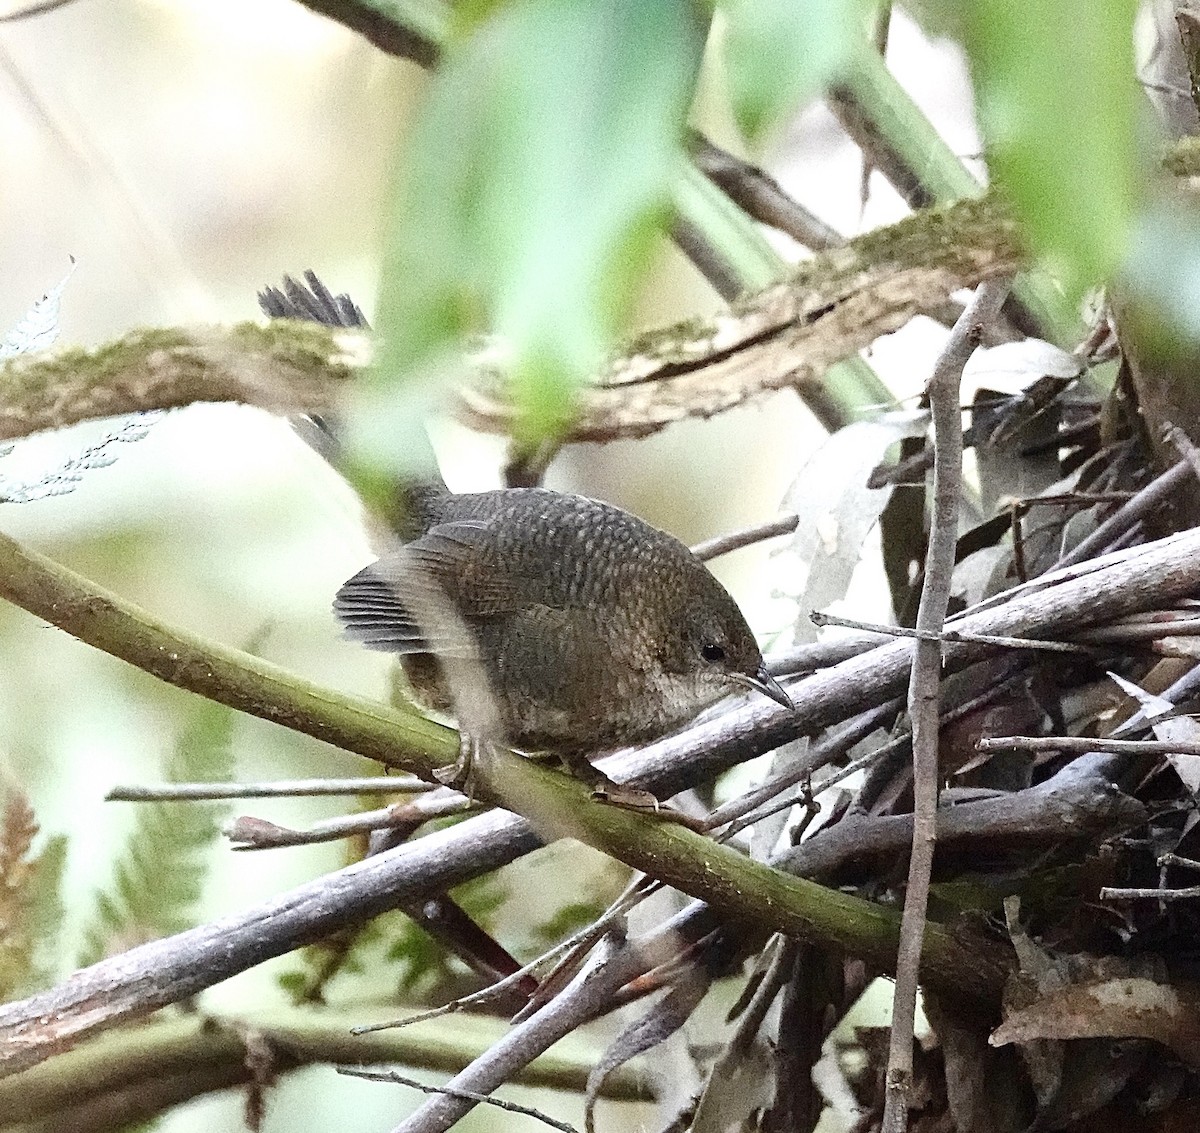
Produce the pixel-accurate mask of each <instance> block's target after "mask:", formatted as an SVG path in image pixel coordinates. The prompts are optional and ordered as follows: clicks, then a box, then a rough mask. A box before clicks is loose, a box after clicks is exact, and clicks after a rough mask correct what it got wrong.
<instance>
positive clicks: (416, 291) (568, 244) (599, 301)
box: [352, 0, 709, 468]
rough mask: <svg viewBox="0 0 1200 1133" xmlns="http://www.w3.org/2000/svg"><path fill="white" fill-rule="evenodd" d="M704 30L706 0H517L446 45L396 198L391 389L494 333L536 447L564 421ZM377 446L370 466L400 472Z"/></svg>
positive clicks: (663, 176) (623, 273) (606, 325)
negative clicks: (472, 338)
mask: <svg viewBox="0 0 1200 1133" xmlns="http://www.w3.org/2000/svg"><path fill="white" fill-rule="evenodd" d="M708 21H709V11H708V8H707V6H706V5H704V4H702V3H700V2H699V0H512V2H511V3H507V4H504V5H497V6H494V7H492V8H490V9H489V10H486V11H485V12H484V13H483V15H482V18H480V19H478V20H476V21H475V22H473V23H471V24H470V26H469V28H468V29H467V31H466V33H465V35H463V36H461V37H460V38H459V39H458V40H457V42H451V43H450V44H449V45H448V47H447V50H446V52H445V55H444V57H443V61H442V65H441V67H440V68H439V70H438V73H437V74H436V75H435V77H434V79H433V82H432V85H431V88H430V90H429V93H428V97H427V100H426V104H425V106H424V108H423V111H422V113H421V116H420V119H419V121H418V122H417V124H416V126H415V127H414V129H413V132H412V135H411V138H410V139H409V144H408V146H407V149H406V152H405V155H404V168H403V171H402V173H401V175H400V177H399V180H398V187H397V192H396V194H395V203H394V206H393V210H392V230H391V235H390V238H389V242H388V249H387V256H386V261H385V275H384V285H383V290H382V293H381V297H380V313H379V320H378V322H379V328H378V329H379V332H380V335H381V337H382V340H383V345H382V348H381V355H380V359H379V365H378V367H377V369H376V379H377V381H378V382H385V383H391V382H394V381H396V380H397V379H399V378H403V377H404V376H406V375H411V374H412V373H413V372H414V370H415V369H416V368H417V367H419V366H421V365H426V366H428V365H429V364H430V363H432V362H433V361H435V360H436V359H438V358H441V359H447V358H451V357H453V356H454V354H455V353H456V351H457V350H459V349H460V348H461V347H462V346H463V345H464V344H465V341H466V338H467V336H469V335H471V334H473V333H475V332H479V331H482V330H485V329H486V330H488V331H491V332H495V333H496V334H497V335H499V336H500V338H501V339H502V340H503V341H504V342H505V344H506V347H507V368H508V370H509V372H510V374H511V377H512V381H513V385H514V392H515V395H516V399H517V405H518V408H519V414H520V422H519V430H518V431H519V432H520V433H521V435H522V437H523V439H525V440H527V441H528V440H533V439H536V438H537V437H540V436H547V435H553V433H554V432H555V430H556V429H557V428H559V427H561V425H562V423H563V421H564V420H566V419H567V418H568V416H569V414H570V410H571V391H572V388H573V386H574V384H575V383H576V382H578V381H579V380H580V379H581V378H582V377H583V376H584V375H585V374H586V373H587V372H588V370H589V369H590V368H591V367H593V366H594V365H595V364H596V363H597V362H598V360H599V359H600V358H601V357H602V355H603V351H604V349H605V347H606V346H607V345H608V343H609V340H610V337H611V335H612V334H613V333H614V331H615V329H616V328H617V327H618V325H619V323H620V321H621V318H622V315H623V314H624V313H625V311H626V310H627V308H628V305H629V303H630V301H631V299H632V297H633V295H634V294H635V290H636V284H637V281H638V280H639V278H640V277H641V274H642V272H643V271H644V269H645V267H646V266H647V263H648V259H649V253H650V250H651V246H652V237H653V236H654V234H655V232H656V230H657V228H658V226H659V223H660V221H661V220H662V219H663V217H664V216H665V213H666V209H667V203H668V200H669V190H670V186H671V183H672V180H673V178H674V175H675V173H676V170H677V168H678V165H677V163H678V160H679V156H680V152H681V145H680V143H681V138H682V131H683V123H684V117H685V115H686V112H687V108H688V105H689V102H690V99H691V93H692V87H693V83H694V79H695V74H696V70H697V67H698V65H699V60H700V56H701V53H702V51H703V47H704V41H705V37H706V33H707V26H708ZM400 400H402V399H397V398H395V397H394V396H393V397H391V398H390V401H391V403H392V404H394V405H395V408H394V409H393V410H392V411H391V415H394V416H396V417H398V418H399V417H401V416H408V415H410V414H411V412H412V410H411V406H405V405H400V404H398V401H400ZM377 410H378V405H377V404H375V403H373V412H374V411H377ZM376 436H378V437H380V438H384V437H386V430H383V431H380V430H373V431H371V432H370V433H369V434H368V436H367V437H366V441H365V446H366V447H365V449H364V444H363V443H360V444H358V445H357V446H356V453H357V455H358V456H359V457H362V458H365V459H366V461H367V462H369V463H370V462H374V463H376V464H377V465H381V466H383V467H388V468H395V467H396V463H397V461H400V460H403V454H402V453H400V452H398V451H397V449H396V446H391V447H389V446H388V445H387V444H386V441H383V442H382V443H380V442H376V443H371V437H376ZM361 441H362V438H360V442H361ZM352 443H353V438H352Z"/></svg>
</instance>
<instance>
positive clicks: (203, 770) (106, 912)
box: [79, 700, 234, 966]
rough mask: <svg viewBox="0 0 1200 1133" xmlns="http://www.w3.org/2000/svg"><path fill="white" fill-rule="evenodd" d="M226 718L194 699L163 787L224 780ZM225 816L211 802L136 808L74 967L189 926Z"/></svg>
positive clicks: (228, 713)
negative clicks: (106, 887) (108, 882)
mask: <svg viewBox="0 0 1200 1133" xmlns="http://www.w3.org/2000/svg"><path fill="white" fill-rule="evenodd" d="M233 719H234V714H233V712H232V710H231V709H228V708H226V707H225V706H224V705H221V704H216V703H214V702H212V701H207V700H198V701H197V702H196V704H195V707H194V708H193V709H192V712H191V715H190V718H189V720H188V722H187V724H186V726H185V728H184V730H183V731H182V733H181V734H180V736H179V738H178V740H177V741H176V743H175V747H174V749H173V751H172V753H171V756H170V759H169V760H168V762H167V766H166V768H165V769H164V770H165V774H164V778H165V780H166V781H167V782H169V783H185V782H194V781H200V782H222V781H228V780H231V779H232V778H233V766H234V764H233V751H232V746H231V738H232V730H233ZM227 810H228V805H227V804H225V803H216V802H202V803H194V802H193V803H184V804H180V803H171V802H156V803H139V804H137V810H136V811H135V816H134V823H133V828H132V829H131V830H130V832H129V834H128V836H127V837H126V839H125V843H124V845H123V846H122V847H121V849H120V851H119V852H118V854H117V856H116V858H115V860H114V863H113V874H112V888H111V889H104V890H101V891H100V892H98V893H97V894H96V898H95V909H94V911H93V913H92V915H91V917H90V919H89V921H88V923H87V927H86V929H85V934H84V937H85V939H84V945H83V950H82V952H81V954H80V956H79V964H80V966H84V965H87V964H93V963H95V962H96V961H97V960H100V959H102V958H103V957H104V956H107V955H109V954H111V953H112V952H116V951H122V950H123V949H125V948H129V947H132V946H133V945H135V944H140V943H142V942H143V941H146V940H153V939H154V938H156V937H160V936H167V935H169V934H171V933H173V932H179V931H181V930H183V929H185V928H189V927H190V926H191V925H192V923H193V914H194V911H195V908H196V905H197V902H198V901H199V899H200V895H201V892H202V891H203V886H204V880H205V877H206V876H207V872H208V865H207V855H208V854H209V853H210V851H211V850H212V848H213V845H214V844H215V843H216V841H217V839H218V838H219V836H220V833H221V819H222V818H223V816H224V815H225V813H226V811H227Z"/></svg>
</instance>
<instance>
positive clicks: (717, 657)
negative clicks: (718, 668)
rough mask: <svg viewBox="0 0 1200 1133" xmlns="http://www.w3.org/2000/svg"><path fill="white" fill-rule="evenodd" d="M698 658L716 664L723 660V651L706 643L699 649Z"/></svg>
mask: <svg viewBox="0 0 1200 1133" xmlns="http://www.w3.org/2000/svg"><path fill="white" fill-rule="evenodd" d="M700 656H701V657H703V658H704V659H705V660H706V661H709V662H713V663H715V662H717V661H724V660H725V650H724V649H722V648H721V646H719V645H714V644H713V643H712V642H706V643H705V644H704V645H702V646H701V647H700Z"/></svg>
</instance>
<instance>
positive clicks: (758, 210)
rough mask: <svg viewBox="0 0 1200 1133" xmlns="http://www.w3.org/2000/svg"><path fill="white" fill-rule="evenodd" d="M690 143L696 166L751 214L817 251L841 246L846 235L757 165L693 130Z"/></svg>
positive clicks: (760, 221) (762, 222) (736, 203)
mask: <svg viewBox="0 0 1200 1133" xmlns="http://www.w3.org/2000/svg"><path fill="white" fill-rule="evenodd" d="M688 141H689V147H690V149H691V151H692V160H693V161H695V163H696V168H697V169H699V170H700V172H701V173H703V174H704V175H705V177H707V178H708V179H709V180H710V181H712V182H713V183H714V184H716V185H717V186H718V187H719V188H720V189H721V191H722V192H723V193H724V194H725V195H726V196H727V197H728V198H729V199H730V200H731V201H733V203H734V204H735V205H737V206H738V207H739V208H740V209H741V210H742V211H743V212H745V213H746V214H747V215H749V216H752V217H753V218H754V219H755V220H757V221H758V222H759V223H760V224H766V225H768V226H769V227H771V228H775V229H777V230H778V231H780V232H784V233H786V234H787V235H788V236H790V237H791V238H792V239H793V240H795V241H796V242H797V243H798V244H801V245H803V246H804V247H805V248H809V249H811V250H812V251H814V252H824V251H828V250H829V249H830V248H840V247H841V246H842V245H843V244H845V243H846V239H845V237H844V236H842V235H841V234H840V233H838V232H835V231H834V230H833V229H832V228H830V227H829V225H827V224H826V223H825V222H824V221H823V220H821V218H820V217H818V216H815V215H814V214H813V213H811V212H809V211H808V209H806V208H805V207H804V206H803V205H802V204H800V203H799V202H798V201H797V200H795V199H794V198H793V197H792V196H791V195H790V194H788V193H787V192H786V191H785V190H784V189H783V188H782V186H780V184H779V182H778V181H776V180H775V178H774V177H772V176H771V175H770V174H769V173H766V172H764V171H763V170H762V169H760V168H759V167H758V166H757V165H751V164H750V162H748V161H743V160H742V159H741V158H738V157H734V155H733V154H731V153H729V152H727V151H726V150H723V149H721V147H720V146H717V145H714V144H713V143H712V142H711V141H709V139H708V138H706V137H705V136H704V135H703V134H701V133H699V132H698V131H695V130H693V131H692V132H691V133H690V135H689V139H688Z"/></svg>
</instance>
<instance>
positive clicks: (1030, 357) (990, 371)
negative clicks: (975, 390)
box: [963, 338, 1083, 394]
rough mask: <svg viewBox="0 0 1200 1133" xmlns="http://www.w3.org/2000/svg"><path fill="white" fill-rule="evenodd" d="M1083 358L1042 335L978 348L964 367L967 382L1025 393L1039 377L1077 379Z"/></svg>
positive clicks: (1081, 370)
mask: <svg viewBox="0 0 1200 1133" xmlns="http://www.w3.org/2000/svg"><path fill="white" fill-rule="evenodd" d="M1082 373H1083V359H1082V358H1080V357H1079V355H1078V354H1072V353H1071V352H1070V351H1069V350H1063V349H1062V347H1061V346H1055V345H1054V344H1053V343H1052V342H1044V341H1042V339H1040V338H1023V339H1021V340H1020V341H1019V342H1002V343H1000V344H999V345H998V346H987V347H984V348H983V349H980V350H976V351H975V353H974V354H972V355H971V357H970V359H968V361H967V364H966V366H965V367H964V369H963V383H964V384H966V385H969V384H976V385H986V386H989V387H990V388H992V389H997V390H1002V391H1003V392H1005V393H1013V394H1019V393H1023V392H1024V391H1025V390H1026V389H1027V388H1028V387H1029V386H1031V385H1033V383H1034V382H1036V381H1037V380H1038V378H1077V377H1079V375H1080V374H1082Z"/></svg>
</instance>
